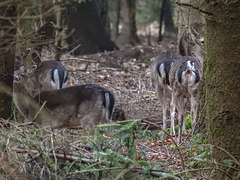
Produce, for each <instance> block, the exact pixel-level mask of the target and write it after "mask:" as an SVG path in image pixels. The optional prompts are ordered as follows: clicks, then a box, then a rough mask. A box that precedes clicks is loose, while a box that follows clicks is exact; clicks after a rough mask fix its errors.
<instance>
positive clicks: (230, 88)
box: [204, 0, 240, 179]
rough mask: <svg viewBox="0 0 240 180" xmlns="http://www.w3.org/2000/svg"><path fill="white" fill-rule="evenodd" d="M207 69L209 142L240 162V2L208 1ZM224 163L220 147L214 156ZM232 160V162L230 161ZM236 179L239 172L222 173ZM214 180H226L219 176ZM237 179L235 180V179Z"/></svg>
mask: <svg viewBox="0 0 240 180" xmlns="http://www.w3.org/2000/svg"><path fill="white" fill-rule="evenodd" d="M206 3H207V9H206V10H207V11H208V12H210V13H212V14H213V15H212V16H207V18H206V22H207V23H206V32H205V48H206V53H207V56H206V62H205V66H204V72H205V73H204V79H205V81H204V82H205V84H204V87H205V102H206V114H205V119H206V121H207V140H208V143H210V144H213V145H216V146H219V147H221V148H223V149H225V150H226V151H227V152H229V153H230V154H231V155H233V156H234V157H235V158H236V159H237V160H238V161H239V159H240V103H239V102H240V75H239V70H240V59H239V57H240V33H239V29H240V11H239V7H240V1H229V2H228V1H222V0H216V1H214V2H213V1H210V0H206ZM211 158H213V159H214V160H216V162H218V163H223V161H224V160H228V159H231V158H230V156H229V155H228V154H227V153H225V152H223V151H222V150H220V149H218V148H214V149H213V154H212V157H211ZM231 160H232V159H231ZM238 168H239V167H238ZM223 172H226V173H229V175H230V177H234V175H236V174H237V173H238V172H234V171H233V170H232V171H229V170H228V171H226V170H225V171H223ZM215 179H224V174H221V173H217V174H216V177H215ZM233 179H234V178H233Z"/></svg>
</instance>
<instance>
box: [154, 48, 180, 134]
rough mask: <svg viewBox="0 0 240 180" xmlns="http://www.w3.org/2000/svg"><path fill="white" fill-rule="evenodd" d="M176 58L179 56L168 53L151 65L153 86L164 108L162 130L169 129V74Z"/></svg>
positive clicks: (159, 56)
mask: <svg viewBox="0 0 240 180" xmlns="http://www.w3.org/2000/svg"><path fill="white" fill-rule="evenodd" d="M176 57H177V56H176V54H175V53H174V52H171V51H168V52H166V53H164V54H160V55H158V56H157V57H156V58H155V60H154V61H153V63H152V65H151V79H152V85H153V87H154V89H155V92H156V94H157V98H158V99H159V102H160V104H161V107H162V113H163V116H162V120H163V126H162V128H163V129H164V130H165V129H166V128H167V122H166V121H167V111H168V109H169V108H168V107H169V105H168V104H169V101H171V93H172V90H171V88H170V81H169V72H170V69H171V66H172V64H173V61H174V59H176Z"/></svg>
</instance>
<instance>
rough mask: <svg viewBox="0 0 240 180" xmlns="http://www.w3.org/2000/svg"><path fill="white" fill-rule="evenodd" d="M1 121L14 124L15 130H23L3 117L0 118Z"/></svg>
mask: <svg viewBox="0 0 240 180" xmlns="http://www.w3.org/2000/svg"><path fill="white" fill-rule="evenodd" d="M0 120H1V121H3V122H5V123H8V124H10V125H12V126H14V127H15V128H16V129H17V130H19V131H21V132H23V130H22V129H21V128H19V127H18V126H16V125H15V124H13V123H11V122H8V121H7V120H5V119H3V118H0Z"/></svg>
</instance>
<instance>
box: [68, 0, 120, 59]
mask: <svg viewBox="0 0 240 180" xmlns="http://www.w3.org/2000/svg"><path fill="white" fill-rule="evenodd" d="M67 10H68V19H69V23H68V34H70V36H69V37H68V39H67V42H68V44H69V46H70V49H75V51H74V54H75V55H83V54H92V53H97V52H104V51H113V50H116V49H118V47H117V46H116V45H115V44H114V43H113V42H112V41H111V40H110V37H109V36H108V34H107V33H106V31H105V29H104V26H103V24H104V21H103V20H104V18H103V19H101V18H100V17H99V14H98V10H97V7H96V4H95V1H86V2H85V3H78V2H75V1H71V3H69V4H68V6H67ZM89 22H91V23H89Z"/></svg>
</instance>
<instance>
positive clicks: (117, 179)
mask: <svg viewBox="0 0 240 180" xmlns="http://www.w3.org/2000/svg"><path fill="white" fill-rule="evenodd" d="M134 167H135V165H132V166H130V167H129V168H126V169H124V170H123V171H122V172H121V173H120V174H119V175H118V176H117V177H116V178H115V179H114V180H119V179H121V177H122V176H124V174H126V173H128V172H129V171H130V170H132V169H134Z"/></svg>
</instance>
